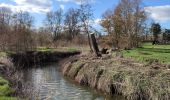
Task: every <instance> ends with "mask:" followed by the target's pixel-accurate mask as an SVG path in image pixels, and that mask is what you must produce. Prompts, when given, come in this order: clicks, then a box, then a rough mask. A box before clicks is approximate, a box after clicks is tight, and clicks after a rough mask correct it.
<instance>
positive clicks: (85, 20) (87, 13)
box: [79, 1, 93, 51]
mask: <svg viewBox="0 0 170 100" xmlns="http://www.w3.org/2000/svg"><path fill="white" fill-rule="evenodd" d="M79 12H80V20H81V25H82V28H83V30H84V32H85V33H86V34H87V36H88V42H89V46H90V50H91V51H92V46H91V42H90V32H89V29H90V26H91V25H90V24H91V21H92V18H93V11H92V7H91V5H90V4H89V3H88V1H87V2H82V4H81V5H80V9H79Z"/></svg>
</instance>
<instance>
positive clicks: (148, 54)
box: [123, 43, 170, 64]
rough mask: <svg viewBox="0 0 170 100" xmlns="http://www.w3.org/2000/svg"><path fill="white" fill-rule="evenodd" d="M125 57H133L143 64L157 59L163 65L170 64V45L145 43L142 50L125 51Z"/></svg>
mask: <svg viewBox="0 0 170 100" xmlns="http://www.w3.org/2000/svg"><path fill="white" fill-rule="evenodd" d="M123 55H124V57H132V58H134V59H136V60H138V61H142V62H146V61H150V60H152V59H153V60H154V59H157V60H159V61H160V62H161V63H165V64H170V45H152V44H151V43H144V44H143V46H142V47H141V48H135V49H132V50H124V51H123Z"/></svg>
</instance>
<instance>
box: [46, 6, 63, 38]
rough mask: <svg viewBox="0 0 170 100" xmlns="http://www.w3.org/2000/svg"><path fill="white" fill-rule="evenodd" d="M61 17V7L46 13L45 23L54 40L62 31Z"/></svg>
mask: <svg viewBox="0 0 170 100" xmlns="http://www.w3.org/2000/svg"><path fill="white" fill-rule="evenodd" d="M62 17H63V11H62V9H58V10H57V11H55V12H53V11H50V12H48V13H47V15H46V19H45V24H46V25H47V27H48V28H49V30H50V31H51V33H52V34H53V40H54V41H56V40H57V39H58V38H59V35H60V34H61V32H62Z"/></svg>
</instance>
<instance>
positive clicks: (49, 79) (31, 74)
mask: <svg viewBox="0 0 170 100" xmlns="http://www.w3.org/2000/svg"><path fill="white" fill-rule="evenodd" d="M57 68H58V67H57V64H53V65H48V66H45V67H42V68H31V69H29V70H25V71H24V73H23V74H24V81H25V82H31V84H32V85H33V89H35V90H36V91H38V93H39V96H38V98H39V99H40V100H111V98H109V97H107V96H104V95H101V94H100V93H97V92H95V91H93V90H91V89H89V88H85V87H82V86H79V85H76V84H73V83H72V82H70V81H68V80H66V79H64V78H63V76H62V75H61V73H60V72H59V70H58V69H57ZM33 99H35V98H33ZM114 100H120V98H119V97H114Z"/></svg>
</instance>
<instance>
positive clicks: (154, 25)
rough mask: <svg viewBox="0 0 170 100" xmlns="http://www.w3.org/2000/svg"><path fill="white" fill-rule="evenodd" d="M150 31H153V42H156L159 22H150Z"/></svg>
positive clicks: (159, 31)
mask: <svg viewBox="0 0 170 100" xmlns="http://www.w3.org/2000/svg"><path fill="white" fill-rule="evenodd" d="M151 32H152V33H153V37H154V41H153V44H156V43H157V42H158V35H159V34H160V33H161V26H160V24H159V23H152V26H151Z"/></svg>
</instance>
